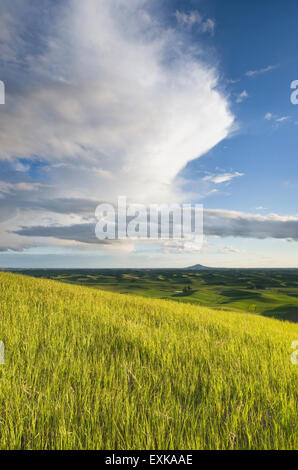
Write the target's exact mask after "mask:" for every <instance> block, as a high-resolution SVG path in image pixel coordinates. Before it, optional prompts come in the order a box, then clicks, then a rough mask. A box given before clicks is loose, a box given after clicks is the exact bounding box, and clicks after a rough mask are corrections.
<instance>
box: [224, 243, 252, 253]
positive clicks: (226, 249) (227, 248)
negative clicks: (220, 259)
mask: <svg viewBox="0 0 298 470" xmlns="http://www.w3.org/2000/svg"><path fill="white" fill-rule="evenodd" d="M222 251H223V252H224V253H235V254H237V255H243V254H245V253H246V250H240V249H239V248H233V247H232V246H230V245H229V246H225V247H224V248H223V249H222Z"/></svg>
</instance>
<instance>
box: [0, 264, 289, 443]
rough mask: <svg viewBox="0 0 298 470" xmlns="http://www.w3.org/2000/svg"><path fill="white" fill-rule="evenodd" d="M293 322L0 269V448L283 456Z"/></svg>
mask: <svg viewBox="0 0 298 470" xmlns="http://www.w3.org/2000/svg"><path fill="white" fill-rule="evenodd" d="M297 339H298V325H296V324H291V323H288V322H281V321H278V320H274V319H269V318H264V317H260V316H256V315H251V314H245V313H243V314H239V313H233V312H224V311H223V312H220V311H214V310H212V309H211V308H205V307H199V306H195V305H191V304H182V303H177V302H172V301H166V300H159V299H157V300H155V299H146V298H142V297H135V296H130V295H127V296H124V295H120V294H115V293H110V292H104V291H100V290H95V289H92V288H88V287H80V286H76V285H69V284H63V283H59V282H56V281H51V280H44V279H35V278H30V277H24V276H21V275H18V274H10V273H0V340H2V341H3V342H4V344H5V364H3V365H0V380H1V388H0V420H1V433H0V448H1V449H294V448H297V434H296V431H297V428H296V425H297V423H296V416H297V392H296V390H297V375H298V368H297V365H293V364H292V363H291V361H290V356H291V353H292V352H293V351H292V350H291V343H292V342H293V341H294V340H297Z"/></svg>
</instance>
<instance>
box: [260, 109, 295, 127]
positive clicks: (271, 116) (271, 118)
mask: <svg viewBox="0 0 298 470" xmlns="http://www.w3.org/2000/svg"><path fill="white" fill-rule="evenodd" d="M264 119H266V121H274V123H275V125H276V127H277V126H278V124H280V123H282V122H286V121H291V116H278V115H276V114H273V113H269V112H268V113H266V114H265V116H264Z"/></svg>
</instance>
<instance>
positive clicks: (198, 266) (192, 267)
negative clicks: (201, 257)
mask: <svg viewBox="0 0 298 470" xmlns="http://www.w3.org/2000/svg"><path fill="white" fill-rule="evenodd" d="M186 269H189V270H192V271H199V270H203V269H212V268H208V267H207V266H203V265H202V264H195V265H194V266H189V267H188V268H186Z"/></svg>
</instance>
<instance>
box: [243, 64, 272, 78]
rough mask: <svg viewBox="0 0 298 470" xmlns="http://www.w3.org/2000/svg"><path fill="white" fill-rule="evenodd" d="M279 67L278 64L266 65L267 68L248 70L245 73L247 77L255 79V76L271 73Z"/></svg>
mask: <svg viewBox="0 0 298 470" xmlns="http://www.w3.org/2000/svg"><path fill="white" fill-rule="evenodd" d="M278 67H279V64H277V65H268V67H264V68H262V69H258V70H249V71H248V72H246V74H245V75H246V76H247V77H255V76H256V75H262V74H263V73H267V72H271V71H272V70H275V69H277V68H278Z"/></svg>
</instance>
